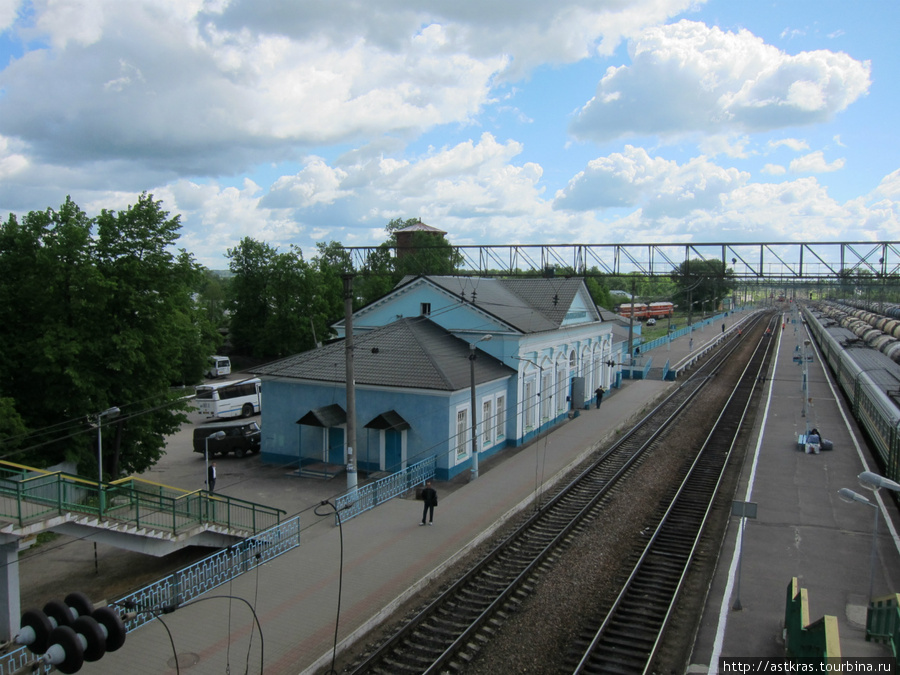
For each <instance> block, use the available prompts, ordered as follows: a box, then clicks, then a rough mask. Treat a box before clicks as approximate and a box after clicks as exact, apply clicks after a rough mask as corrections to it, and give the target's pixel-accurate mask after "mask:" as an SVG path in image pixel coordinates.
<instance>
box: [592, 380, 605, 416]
mask: <svg viewBox="0 0 900 675" xmlns="http://www.w3.org/2000/svg"><path fill="white" fill-rule="evenodd" d="M605 393H606V389H604V388H603V387H602V386H600V387H597V388H596V389H595V390H594V395H595V396H596V397H597V410H600V404H601V403H603V394H605Z"/></svg>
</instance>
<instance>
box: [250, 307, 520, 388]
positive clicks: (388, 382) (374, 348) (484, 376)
mask: <svg viewBox="0 0 900 675" xmlns="http://www.w3.org/2000/svg"><path fill="white" fill-rule="evenodd" d="M353 346H354V350H353V375H354V379H355V380H356V383H357V384H359V385H378V386H386V387H403V388H410V389H435V390H439V391H459V390H461V389H465V388H466V387H469V386H470V384H471V382H470V372H469V343H468V342H466V341H465V340H461V339H459V338H457V337H454V336H453V335H451V334H450V333H449V332H448V331H446V330H445V329H443V328H441V327H440V326H438V325H437V324H436V323H434V322H433V321H431V320H429V319H426V318H424V317H415V318H405V319H399V320H397V321H394V322H393V323H390V324H388V325H386V326H381V327H380V328H376V329H374V330H371V331H369V332H366V333H362V334H359V335H356V336H354V343H353ZM477 353H478V358H477V359H476V360H475V381H476V383H479V384H480V383H482V382H490V381H492V380H496V379H498V378H501V377H508V376H510V375H512V374H513V373H515V371H514V370H513V369H512V368H509V367H508V366H505V365H504V364H503V363H502V362H501V361H499V360H497V359H495V358H494V357H493V356H491V355H489V354H487V353H485V352H483V351H481V350H480V349H479V350H477ZM252 372H253V373H254V374H256V375H263V376H270V377H283V378H295V379H301V380H312V381H320V382H331V383H341V384H343V383H344V381H345V375H346V366H345V363H344V341H343V340H339V341H336V342H333V343H331V344H328V345H325V346H323V347H319V348H318V349H314V350H312V351H309V352H304V353H303V354H297V355H296V356H290V357H288V358H286V359H282V360H280V361H275V362H274V363H270V364H267V365H264V366H259V367H258V368H255V369H254V370H253V371H252Z"/></svg>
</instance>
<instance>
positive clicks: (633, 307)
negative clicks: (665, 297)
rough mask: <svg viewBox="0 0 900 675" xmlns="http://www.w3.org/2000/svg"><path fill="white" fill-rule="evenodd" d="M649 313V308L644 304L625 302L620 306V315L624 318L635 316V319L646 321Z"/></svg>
mask: <svg viewBox="0 0 900 675" xmlns="http://www.w3.org/2000/svg"><path fill="white" fill-rule="evenodd" d="M649 311H650V309H649V307H648V306H647V305H645V304H644V303H642V302H635V303H631V302H625V303H622V304H621V305H619V314H620V315H621V316H624V317H630V316H632V315H633V316H634V318H635V319H646V318H647V317H648V316H649V314H648V312H649Z"/></svg>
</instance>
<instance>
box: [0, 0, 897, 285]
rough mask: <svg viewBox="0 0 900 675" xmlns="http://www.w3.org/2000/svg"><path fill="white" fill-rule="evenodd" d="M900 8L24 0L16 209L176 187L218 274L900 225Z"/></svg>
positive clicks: (675, 2)
mask: <svg viewBox="0 0 900 675" xmlns="http://www.w3.org/2000/svg"><path fill="white" fill-rule="evenodd" d="M511 8H514V11H513V10H511ZM898 28H900V3H897V2H895V1H887V0H885V1H882V0H862V1H861V2H857V3H851V4H848V3H846V2H841V1H838V0H817V1H815V2H812V1H807V0H779V1H776V2H772V1H769V2H752V3H747V2H734V1H733V0H709V1H707V2H701V1H693V0H629V2H621V1H620V0H556V1H555V2H553V3H547V2H543V1H538V0H520V1H519V2H517V3H508V2H496V1H494V2H492V1H490V0H487V1H482V2H479V3H465V2H463V3H460V2H459V1H458V0H429V1H428V2H423V1H421V0H419V1H417V2H412V1H411V0H383V1H382V2H378V3H359V2H356V1H355V0H329V2H302V3H300V2H294V1H292V0H267V1H266V2H258V1H253V0H128V1H123V0H40V1H37V0H0V214H2V217H3V218H4V219H5V217H6V215H7V214H8V213H10V212H12V213H17V214H21V213H24V212H27V211H29V210H33V209H37V210H42V209H45V208H48V207H52V208H55V207H58V206H59V205H60V204H61V203H62V202H63V201H64V199H65V197H66V195H71V196H72V198H73V199H74V200H75V201H76V202H77V203H78V204H79V205H80V206H81V207H82V208H84V209H85V210H86V211H87V212H88V213H90V214H92V215H93V214H94V213H96V212H97V211H98V210H99V209H101V208H113V209H117V208H124V207H126V206H127V205H128V204H131V203H133V202H134V201H135V199H136V197H137V195H139V194H140V193H141V192H143V191H147V192H151V193H152V194H153V195H154V196H155V197H157V198H159V199H161V200H162V201H163V203H164V205H165V207H166V208H167V209H168V210H169V211H171V212H172V213H178V214H180V215H181V218H182V223H183V230H182V240H181V242H180V244H181V246H183V247H184V248H187V249H188V250H189V251H191V252H193V253H194V255H195V256H196V257H197V259H198V260H199V261H200V262H201V263H203V264H205V265H208V266H210V267H213V268H223V267H225V266H226V264H227V263H226V258H225V254H226V251H227V249H228V248H229V247H234V246H235V245H237V243H238V242H239V241H240V240H241V238H243V237H245V236H250V237H254V238H256V239H259V240H262V241H266V242H268V243H269V244H271V245H273V246H278V247H279V248H281V249H286V248H287V247H289V246H290V245H292V244H294V245H297V246H299V247H300V248H301V249H302V250H303V252H304V255H306V256H310V255H313V254H314V253H315V245H316V243H317V242H329V241H338V242H341V243H343V244H345V245H374V244H378V243H381V242H382V241H384V239H385V234H384V225H385V224H386V223H387V222H388V221H389V220H391V219H392V218H397V217H400V218H411V217H421V218H422V220H423V221H424V222H426V223H428V224H430V225H433V226H435V227H438V228H440V229H443V230H445V231H446V232H447V233H448V238H449V239H450V241H451V242H454V243H457V244H476V243H484V244H509V243H613V242H614V243H640V242H654V243H659V242H689V241H691V242H762V241H769V242H771V241H860V240H862V241H896V240H900V153H898V149H900V138H898V131H897V122H896V113H897V110H900V86H898V84H897V83H898V75H900V59H898V56H900V49H898V47H897V43H896V37H895V36H896V34H897V31H898Z"/></svg>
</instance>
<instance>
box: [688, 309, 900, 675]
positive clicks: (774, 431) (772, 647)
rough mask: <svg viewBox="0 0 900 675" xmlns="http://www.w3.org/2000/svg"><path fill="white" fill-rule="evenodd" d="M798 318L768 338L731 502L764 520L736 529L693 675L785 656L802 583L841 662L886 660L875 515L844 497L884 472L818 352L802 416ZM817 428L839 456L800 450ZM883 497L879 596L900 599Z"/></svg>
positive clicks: (735, 522)
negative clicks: (870, 614)
mask: <svg viewBox="0 0 900 675" xmlns="http://www.w3.org/2000/svg"><path fill="white" fill-rule="evenodd" d="M794 319H795V317H792V316H791V315H787V316H786V317H785V321H784V328H783V330H781V331H779V332H778V333H777V334H776V335H775V336H773V337H774V339H776V340H777V341H778V344H777V348H778V352H777V359H776V362H775V364H774V366H773V368H772V370H771V371H770V373H769V378H768V381H767V383H766V391H765V400H764V402H763V406H764V407H763V410H761V411H760V413H759V415H758V417H757V420H758V423H757V428H756V430H755V431H754V437H753V439H752V441H751V443H752V452H748V455H747V459H746V462H745V466H744V467H743V474H742V487H741V488H739V490H738V493H737V494H736V495H735V500H739V501H748V502H755V503H757V504H758V513H757V518H756V519H755V520H750V519H748V520H746V521H745V522H746V526H745V528H744V532H743V542H742V543H741V542H740V522H739V521H740V519H739V518H734V517H733V518H732V520H731V524H730V527H729V532H728V535H727V538H726V541H725V545H724V548H723V550H722V552H721V557H720V560H719V565H718V570H717V573H716V577H715V580H714V582H713V585H712V588H711V591H710V596H709V599H708V602H707V605H706V611H705V613H704V617H703V621H702V626H701V630H700V633H699V635H698V638H697V641H696V643H695V645H694V653H693V657H692V662H693V665H692V666H691V668H690V670H689V672H691V673H717V672H719V671H718V667H717V664H718V658H719V657H729V656H730V657H766V656H771V657H781V656H784V645H783V639H782V626H783V623H784V602H785V593H786V589H787V586H788V583H789V582H790V580H791V577H795V576H796V577H797V578H798V580H799V582H800V585H801V587H803V588H806V589H808V593H809V609H810V619H811V620H813V621H814V620H816V619H818V618H820V617H821V616H822V615H825V614H829V615H833V616H836V617H837V619H838V626H839V632H840V639H841V653H842V655H843V656H844V657H861V656H880V657H888V656H890V655H891V652H890V648H889V647H887V646H885V645H879V644H875V643H872V642H866V641H865V620H866V605H867V601H868V594H869V583H870V573H869V571H870V554H871V551H872V538H873V524H874V509H871V508H869V507H866V506H865V505H864V504H848V503H845V502H843V501H841V500H840V499H839V497H838V490H839V489H840V488H842V487H847V488H850V489H851V490H854V491H856V492H859V493H865V494H866V496H868V497H871V496H872V493H871V492H868V491H866V490H865V489H864V488H862V487H861V486H860V485H859V483H858V481H857V478H856V477H857V475H858V474H859V473H860V472H862V471H866V470H874V471H876V472H877V468H876V467H875V461H874V459H873V457H872V456H871V455H870V453H869V452H868V450H867V449H866V448H865V444H864V441H863V440H862V434H861V433H860V432H859V429H858V427H857V426H856V423H855V422H854V421H853V419H852V416H851V414H850V412H849V410H848V409H847V407H846V405H845V402H844V400H843V398H842V396H841V394H840V392H839V391H838V389H837V387H836V385H834V383H833V382H832V381H831V380H830V374H828V375H829V377H826V372H825V370H826V369H827V366H825V368H823V364H822V362H821V359H820V358H819V355H818V354H816V355H815V357H814V359H813V362H812V363H809V395H810V402H808V406H807V408H808V416H807V417H804V416H803V411H804V405H803V394H802V391H801V386H802V372H801V365H800V363H798V362H795V361H794V360H793V357H794V356H795V355H796V353H797V352H796V349H797V347H798V345H801V344H802V341H803V340H804V339H805V338H806V337H807V335H806V334H805V331H804V330H803V326H802V325H801V324H800V323H799V322H798V321H795V320H794ZM807 422H808V424H809V426H808V427H807ZM813 427H817V428H818V429H819V431H820V432H821V434H822V437H823V438H827V439H830V440H832V441H833V443H834V450H833V451H830V452H821V453H820V454H818V455H814V454H805V453H804V452H803V450H802V449H801V447H800V446H799V445H798V442H797V440H798V437H799V436H801V435H804V434H805V433H806V431H807V428H813ZM879 497H881V495H879ZM885 499H886V500H887V504H886V506H887V508H886V509H885V508H883V507H884V506H885V504H881V505H880V506H881V512H880V516H881V518H880V525H879V532H878V541H877V546H878V547H877V559H876V565H875V571H874V581H873V592H874V596H875V597H878V596H881V595H885V594H888V593H894V592H898V591H900V539H898V536H897V512H896V508H895V507H894V506H893V503H892V502H891V501H890V500H889V498H887V496H886V495H885ZM738 560H740V570H738ZM738 572H739V574H738ZM738 600H739V603H738V606H739V607H740V609H739V610H736V609H734V606H735V604H736V601H738Z"/></svg>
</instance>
